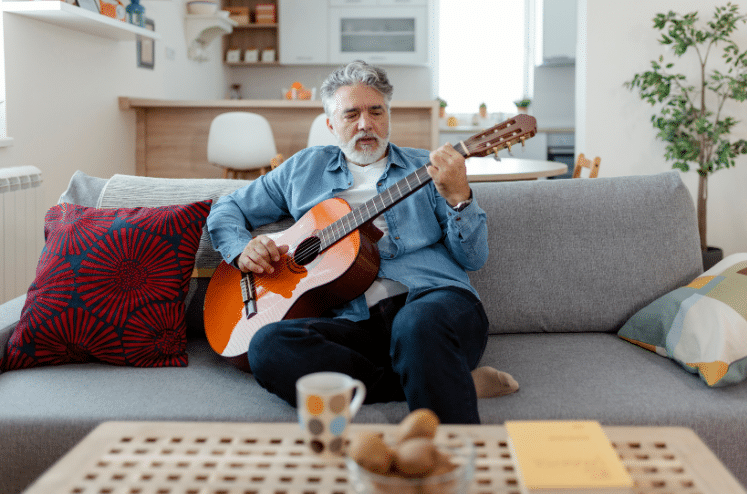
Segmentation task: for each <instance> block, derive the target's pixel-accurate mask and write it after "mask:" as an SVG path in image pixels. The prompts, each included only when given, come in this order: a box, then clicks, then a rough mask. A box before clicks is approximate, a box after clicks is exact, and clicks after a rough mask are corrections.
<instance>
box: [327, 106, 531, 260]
mask: <svg viewBox="0 0 747 494" xmlns="http://www.w3.org/2000/svg"><path fill="white" fill-rule="evenodd" d="M536 132H537V122H536V120H535V119H534V117H531V116H529V115H517V116H516V117H514V118H511V119H509V120H506V121H505V122H503V123H500V124H498V125H495V126H494V127H491V128H490V129H488V130H485V131H483V132H480V133H478V134H475V135H474V136H472V137H470V138H469V139H468V140H467V141H466V142H464V141H460V142H459V143H458V144H456V145H455V146H454V149H456V150H457V151H458V152H459V153H460V154H461V155H462V156H464V157H465V158H467V157H470V156H486V155H487V154H489V153H490V152H495V153H497V152H498V150H500V149H503V148H509V150H510V149H511V145H512V144H516V143H517V142H521V143H522V144H523V143H524V141H525V140H526V139H528V138H530V137H532V136H534V135H535V134H536ZM429 166H431V163H430V162H428V163H426V164H425V165H424V166H421V167H420V168H418V169H417V170H415V171H414V172H413V173H411V174H409V175H408V176H406V177H405V178H403V179H401V180H399V181H398V182H396V183H395V184H394V185H392V186H391V187H389V188H387V189H386V190H385V191H384V192H382V193H380V194H377V195H376V196H374V197H372V198H371V199H369V200H368V201H366V202H364V203H363V204H361V205H360V206H358V207H357V208H355V209H353V210H352V211H350V212H349V213H348V214H346V215H345V216H343V217H342V218H340V219H338V220H337V221H335V222H333V223H331V224H330V225H328V226H327V227H326V228H324V229H322V230H321V231H320V232H319V233H318V234H317V237H318V238H319V240H320V242H321V245H320V247H319V249H320V250H321V251H323V250H325V249H326V248H328V247H329V246H331V245H333V244H334V243H336V242H337V241H339V240H340V239H342V238H344V237H346V236H347V235H349V234H350V233H352V232H353V231H355V230H356V229H358V228H360V227H361V226H363V225H365V224H366V223H368V222H369V221H371V220H373V219H374V218H376V217H377V216H379V215H380V214H382V213H383V212H384V211H386V210H387V209H389V208H391V207H392V206H394V205H395V204H397V203H398V202H400V201H401V200H403V199H405V198H406V197H408V196H409V195H410V194H412V193H414V192H416V191H417V190H419V189H420V188H422V187H423V186H425V185H426V184H427V183H428V182H430V181H431V176H430V175H429V174H428V170H427V169H428V167H429Z"/></svg>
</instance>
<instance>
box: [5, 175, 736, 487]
mask: <svg viewBox="0 0 747 494" xmlns="http://www.w3.org/2000/svg"><path fill="white" fill-rule="evenodd" d="M239 185H241V183H240V182H237V181H222V180H171V179H154V178H145V177H127V176H115V177H113V178H112V179H111V180H103V179H97V178H92V177H88V176H86V175H85V174H82V173H80V172H78V173H76V175H75V176H74V177H73V179H72V180H71V184H70V188H69V189H68V191H67V192H66V193H65V195H63V197H62V198H61V199H62V200H65V201H74V202H77V203H80V204H83V205H89V206H106V207H112V206H118V205H119V206H133V205H143V206H154V205H160V204H168V203H182V201H187V200H196V199H197V198H208V197H218V196H219V195H221V194H224V193H226V192H227V190H230V189H232V188H235V187H237V186H239ZM473 190H474V194H475V196H476V197H477V200H478V201H479V204H480V205H481V207H482V208H484V209H485V210H486V211H487V214H488V218H489V235H490V248H491V253H490V259H489V261H488V263H487V265H486V266H485V267H483V268H482V269H481V270H480V271H478V272H475V273H471V278H472V280H473V282H474V285H475V286H476V288H477V289H478V291H479V292H480V294H481V297H482V299H483V301H484V304H485V307H486V310H487V313H488V316H489V318H490V321H491V333H492V334H491V336H490V338H489V342H488V346H487V350H486V351H485V354H484V357H483V359H482V362H481V365H491V366H494V367H496V368H498V369H502V370H505V371H508V372H510V373H511V374H512V375H513V376H514V377H515V378H516V379H517V380H518V382H519V383H520V385H521V389H520V391H519V392H518V393H516V394H513V395H510V396H506V397H502V398H495V399H484V400H481V402H480V404H479V409H480V415H481V418H482V421H483V423H502V422H503V421H505V420H509V419H593V420H598V421H600V422H602V423H603V424H610V425H677V426H686V427H690V428H692V429H693V430H695V432H696V433H697V434H698V435H699V436H700V437H701V438H702V439H703V441H704V442H705V443H706V444H707V445H708V446H709V447H710V448H711V449H712V450H713V451H714V452H715V453H716V455H717V456H718V457H719V458H720V459H721V461H722V462H723V463H724V464H725V465H726V467H727V468H728V469H729V470H730V471H731V472H732V473H733V474H734V475H735V477H737V478H738V479H739V480H740V481H741V482H742V484H743V485H747V453H745V450H746V449H747V448H746V445H747V384H745V383H741V384H737V385H733V386H729V387H723V388H710V387H708V386H707V385H706V384H705V383H704V382H703V381H702V380H701V379H700V378H699V377H698V376H697V375H693V374H690V373H688V372H686V371H685V370H683V368H682V367H681V366H679V365H678V364H677V363H675V362H673V361H671V360H669V359H667V358H664V357H662V356H659V355H657V354H655V353H653V352H649V351H647V350H644V349H642V348H640V347H638V346H635V345H633V344H631V343H628V342H626V341H624V340H622V339H620V338H619V337H618V336H617V335H616V331H617V330H618V329H619V328H620V327H621V326H622V325H623V324H624V323H625V321H626V320H627V319H628V318H630V317H631V316H632V315H633V314H635V313H636V312H637V311H638V310H639V309H641V308H642V307H644V306H645V305H647V304H649V303H650V302H652V301H653V300H655V299H656V298H657V297H659V296H661V295H663V294H664V293H666V292H668V291H671V290H673V289H675V288H677V287H680V286H682V285H685V284H687V283H689V282H690V281H691V280H692V279H694V278H695V277H697V276H698V275H699V274H700V273H701V272H702V262H701V254H700V250H699V246H698V235H697V227H696V220H695V212H694V208H693V203H692V200H691V197H690V194H689V192H688V190H687V189H686V188H685V187H684V185H683V184H682V182H681V180H680V178H679V175H678V174H677V172H674V171H672V172H667V173H662V174H657V175H649V176H635V177H619V178H598V179H591V180H589V179H585V180H584V179H581V180H563V181H551V180H547V181H536V182H513V183H475V184H473ZM203 241H205V238H203ZM215 262H216V256H215V253H214V252H211V249H210V246H209V244H207V245H205V246H204V248H201V250H200V252H199V253H198V257H197V265H198V267H206V266H208V265H209V264H211V263H215ZM205 285H206V281H205V280H193V281H192V288H191V291H190V294H189V296H188V309H187V317H188V322H189V329H188V332H189V342H188V347H187V349H188V354H189V366H188V367H185V368H159V369H140V368H129V367H115V366H110V365H103V364H77V365H63V366H57V367H42V368H35V369H27V370H16V371H10V372H5V373H3V374H0V445H2V449H1V450H0V458H2V461H1V462H0V493H3V494H5V493H15V492H18V491H20V490H22V489H23V488H25V487H26V486H27V485H28V484H29V483H30V482H32V481H33V480H34V478H36V477H37V476H39V475H40V474H41V473H42V472H43V471H44V470H45V469H47V468H48V467H49V466H50V465H51V464H52V463H53V462H54V461H55V460H56V459H57V458H59V457H60V456H61V455H63V454H64V453H65V452H66V451H67V450H69V449H70V448H71V447H72V446H73V445H74V444H75V443H76V442H78V441H79V440H80V439H81V438H83V437H84V436H85V435H86V434H87V433H88V432H89V431H91V430H92V429H93V428H94V427H95V426H96V425H97V424H99V423H101V422H103V421H108V420H179V421H182V420H187V421H237V422H239V421H251V422H274V421H282V422H292V421H295V420H296V414H295V410H294V409H293V408H291V407H290V406H288V405H287V404H286V403H285V402H283V401H281V400H280V399H278V398H277V397H275V396H273V395H271V394H269V393H268V392H266V391H265V390H263V389H262V388H260V387H259V386H258V385H257V383H256V382H255V380H254V378H253V377H252V375H251V374H246V373H243V372H241V371H240V370H238V369H236V368H234V367H232V366H231V365H230V364H228V363H227V362H225V361H224V360H222V359H221V358H220V357H218V356H217V355H216V354H215V353H214V352H213V351H212V350H211V349H210V347H209V345H208V344H207V342H206V340H205V338H204V334H203V333H202V326H201V310H202V309H201V295H202V293H204V289H205ZM23 302H24V300H23V297H20V298H18V299H15V300H13V301H11V302H8V303H6V304H4V305H3V306H1V307H0V317H1V318H2V319H1V320H0V322H1V323H2V324H1V325H0V348H2V347H3V346H4V345H5V342H6V341H7V338H8V336H9V334H10V332H12V330H13V327H14V325H15V324H16V322H17V321H18V317H19V314H20V311H21V307H22V305H23ZM406 413H407V408H406V405H405V404H404V403H383V404H376V405H365V406H363V407H362V409H361V411H360V412H359V414H358V415H357V417H356V419H355V420H356V421H358V422H388V423H392V422H397V421H399V420H401V419H402V418H403V417H404V416H405V415H406Z"/></svg>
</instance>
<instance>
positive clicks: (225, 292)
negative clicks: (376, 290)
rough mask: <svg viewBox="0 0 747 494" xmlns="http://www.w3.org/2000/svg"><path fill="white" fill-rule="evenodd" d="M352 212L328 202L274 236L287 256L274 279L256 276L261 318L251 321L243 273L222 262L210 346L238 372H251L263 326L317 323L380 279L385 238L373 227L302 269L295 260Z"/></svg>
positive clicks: (208, 309)
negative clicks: (251, 355) (307, 243)
mask: <svg viewBox="0 0 747 494" xmlns="http://www.w3.org/2000/svg"><path fill="white" fill-rule="evenodd" d="M350 211H351V208H350V206H349V205H348V203H347V202H345V201H344V200H343V199H339V198H335V199H328V200H326V201H323V202H321V203H319V204H317V205H316V206H314V207H313V208H311V209H310V210H309V211H308V212H307V213H306V214H305V215H303V216H302V217H301V219H299V220H298V222H296V223H295V224H294V225H293V226H292V227H290V228H288V229H287V230H285V231H283V232H281V233H280V234H279V235H273V236H272V237H273V239H274V240H275V243H276V244H277V245H288V246H289V250H288V253H289V254H286V255H284V256H283V257H282V258H281V259H280V261H278V262H277V263H275V264H274V265H273V266H274V267H275V272H274V273H272V274H267V273H263V274H259V275H258V274H252V275H251V276H253V278H254V286H255V291H256V302H255V303H256V313H254V314H253V315H251V317H249V318H247V308H246V307H245V304H244V297H243V296H242V291H241V285H240V283H241V279H242V273H241V271H239V270H238V269H237V268H235V267H233V266H231V265H229V264H226V263H225V262H222V263H221V264H220V265H219V266H218V268H217V269H216V271H215V274H213V276H212V278H211V280H210V284H209V285H208V289H207V293H206V294H205V308H204V317H205V333H206V334H207V338H208V342H209V343H210V346H211V347H212V348H213V350H215V351H216V352H217V353H218V354H220V355H222V356H223V357H225V358H227V359H229V360H230V361H231V362H232V363H234V364H235V365H237V366H238V367H240V368H242V369H244V370H247V371H248V370H249V363H248V361H247V357H246V352H247V350H248V348H249V342H250V341H251V339H252V337H253V336H254V334H255V333H256V332H257V331H258V330H259V329H260V328H262V327H263V326H265V325H267V324H270V323H273V322H277V321H280V320H283V319H297V318H301V317H315V316H319V315H321V314H323V313H324V312H325V311H327V310H328V309H331V308H332V307H335V306H337V305H340V304H342V303H344V302H348V301H350V300H353V299H354V298H356V297H357V296H359V295H360V294H362V293H363V292H365V291H366V289H367V288H368V287H369V286H370V285H371V283H373V281H374V279H376V275H377V274H378V271H379V255H378V249H377V247H376V243H375V242H376V241H377V240H378V239H379V238H380V237H381V232H380V231H379V230H378V229H376V228H375V227H374V226H373V225H371V224H370V223H368V224H366V225H364V226H363V227H361V228H358V229H357V230H355V231H353V232H352V233H350V234H349V235H347V236H345V237H344V238H342V239H341V240H339V241H338V242H336V243H334V244H333V245H331V246H330V247H328V248H327V249H325V250H324V251H322V252H321V253H320V254H319V255H318V256H316V258H315V259H314V260H312V261H311V262H309V263H308V264H305V265H303V266H299V265H298V264H296V263H295V262H294V261H293V258H292V257H291V254H293V253H294V252H295V251H296V248H297V247H298V246H299V244H301V242H302V241H304V240H305V239H307V238H309V237H310V236H312V235H313V234H314V233H316V232H318V231H320V230H322V229H324V228H325V227H327V226H328V225H330V224H331V223H333V222H335V221H336V220H338V219H340V218H341V217H343V216H345V215H346V214H348V213H349V212H350Z"/></svg>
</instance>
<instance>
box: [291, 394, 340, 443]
mask: <svg viewBox="0 0 747 494" xmlns="http://www.w3.org/2000/svg"><path fill="white" fill-rule="evenodd" d="M347 404H348V397H347V396H346V395H345V394H342V393H341V394H336V395H333V396H320V395H309V396H307V397H306V402H305V403H304V406H305V408H306V412H307V413H308V414H309V416H308V419H307V420H306V424H305V428H306V430H307V431H308V432H309V434H311V436H312V438H311V441H310V443H309V445H310V446H311V449H312V450H313V451H314V452H315V453H322V452H324V451H325V449H326V450H327V451H328V452H330V453H335V454H340V453H342V448H343V446H344V440H343V438H342V435H343V433H344V432H345V427H346V426H347V424H348V418H347V416H346V413H347V406H348V405H347ZM302 425H303V424H302Z"/></svg>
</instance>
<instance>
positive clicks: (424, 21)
mask: <svg viewBox="0 0 747 494" xmlns="http://www.w3.org/2000/svg"><path fill="white" fill-rule="evenodd" d="M335 1H337V0H335ZM383 1H384V0H378V2H379V4H378V5H375V6H370V7H369V6H356V7H331V8H330V15H329V19H330V23H331V25H330V30H329V33H330V43H329V48H330V50H329V58H330V62H332V63H347V62H352V61H353V60H358V59H361V60H365V61H367V62H372V63H377V64H391V65H424V64H426V62H427V60H428V53H427V50H426V40H427V39H428V36H427V30H428V8H427V6H425V5H419V6H418V5H415V6H407V7H401V6H398V5H397V6H391V5H387V6H385V5H384V4H383Z"/></svg>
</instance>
